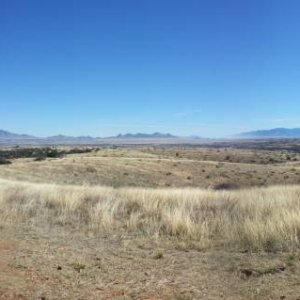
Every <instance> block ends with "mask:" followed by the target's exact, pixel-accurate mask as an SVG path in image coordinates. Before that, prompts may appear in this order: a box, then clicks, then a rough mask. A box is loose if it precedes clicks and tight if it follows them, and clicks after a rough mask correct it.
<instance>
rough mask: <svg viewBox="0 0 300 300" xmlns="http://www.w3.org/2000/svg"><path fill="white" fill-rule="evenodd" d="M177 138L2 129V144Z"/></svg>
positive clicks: (139, 134) (166, 134)
mask: <svg viewBox="0 0 300 300" xmlns="http://www.w3.org/2000/svg"><path fill="white" fill-rule="evenodd" d="M172 138H173V139H175V138H177V137H176V136H174V135H172V134H170V133H160V132H154V133H152V134H148V133H136V134H132V133H126V134H119V135H117V136H111V137H107V138H100V137H91V136H66V135H61V134H60V135H54V136H50V137H45V138H41V137H35V136H31V135H26V134H17V133H12V132H9V131H5V130H0V144H16V143H19V144H25V143H27V144H28V143H32V144H65V143H66V144H89V143H90V144H93V143H101V142H102V143H103V142H105V141H107V140H126V139H127V140H134V139H149V140H151V139H172Z"/></svg>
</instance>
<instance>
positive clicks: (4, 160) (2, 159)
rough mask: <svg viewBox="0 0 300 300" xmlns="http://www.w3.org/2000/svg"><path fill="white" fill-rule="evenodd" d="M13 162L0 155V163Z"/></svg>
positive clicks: (7, 163)
mask: <svg viewBox="0 0 300 300" xmlns="http://www.w3.org/2000/svg"><path fill="white" fill-rule="evenodd" d="M9 164H11V161H9V160H7V159H5V158H3V157H0V165H9Z"/></svg>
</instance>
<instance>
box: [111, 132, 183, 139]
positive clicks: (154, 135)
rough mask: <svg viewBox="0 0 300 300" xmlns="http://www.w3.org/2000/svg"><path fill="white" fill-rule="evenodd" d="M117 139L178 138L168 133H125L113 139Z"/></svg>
mask: <svg viewBox="0 0 300 300" xmlns="http://www.w3.org/2000/svg"><path fill="white" fill-rule="evenodd" d="M112 138H117V139H136V138H137V139H149V138H155V139H157V138H160V139H161V138H168V139H169V138H178V137H177V136H175V135H172V134H170V133H160V132H154V133H140V132H138V133H126V134H118V135H117V136H115V137H112Z"/></svg>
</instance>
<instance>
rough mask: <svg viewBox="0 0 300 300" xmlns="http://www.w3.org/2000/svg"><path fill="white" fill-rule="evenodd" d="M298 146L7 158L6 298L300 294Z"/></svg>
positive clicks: (0, 222)
mask: <svg viewBox="0 0 300 300" xmlns="http://www.w3.org/2000/svg"><path fill="white" fill-rule="evenodd" d="M297 143H298V142H297ZM297 147H298V144H295V145H294V144H287V143H286V144H285V142H284V141H277V142H276V143H275V144H274V143H271V144H270V143H267V144H263V143H262V142H259V143H258V142H243V143H241V144H227V143H226V144H219V145H201V146H196V145H193V146H188V145H181V146H180V145H172V146H167V145H161V146H158V145H140V146H132V145H130V146H122V147H112V146H105V147H104V146H102V147H95V146H93V147H82V151H70V150H72V149H71V147H70V146H60V147H57V150H58V151H63V154H62V155H58V156H57V157H56V156H54V157H53V155H50V156H49V157H48V156H46V157H44V156H43V157H41V156H39V157H38V158H39V159H37V158H36V157H26V156H25V157H22V158H15V157H10V158H8V159H9V162H10V163H3V164H0V299H11V300H12V299H47V300H48V299H144V300H150V299H152V300H154V299H156V300H158V299H212V300H213V299H214V300H215V299H295V300H296V299H300V251H299V249H300V186H299V184H300V153H299V152H298V148H297ZM7 150H8V151H14V149H13V148H12V149H6V151H7ZM2 151H3V150H2ZM0 154H1V150H0ZM0 156H1V155H0ZM5 159H6V158H5Z"/></svg>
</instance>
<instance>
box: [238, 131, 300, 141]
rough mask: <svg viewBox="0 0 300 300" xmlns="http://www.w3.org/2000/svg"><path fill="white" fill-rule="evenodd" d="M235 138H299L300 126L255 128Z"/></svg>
mask: <svg viewBox="0 0 300 300" xmlns="http://www.w3.org/2000/svg"><path fill="white" fill-rule="evenodd" d="M236 137H237V138H258V139H259V138H260V139H268V138H300V128H291V129H289V128H273V129H269V130H256V131H249V132H244V133H241V134H239V135H237V136H236Z"/></svg>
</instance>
